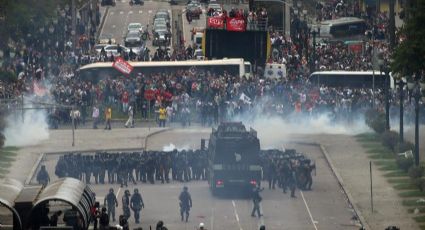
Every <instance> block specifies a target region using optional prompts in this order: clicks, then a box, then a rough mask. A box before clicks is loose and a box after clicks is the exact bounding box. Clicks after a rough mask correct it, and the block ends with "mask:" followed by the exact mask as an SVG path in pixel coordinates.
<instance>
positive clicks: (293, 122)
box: [233, 103, 370, 148]
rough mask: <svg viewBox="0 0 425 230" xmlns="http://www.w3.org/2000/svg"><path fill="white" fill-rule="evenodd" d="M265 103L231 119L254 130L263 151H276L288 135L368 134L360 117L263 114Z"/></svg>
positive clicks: (361, 116) (322, 114) (325, 113)
mask: <svg viewBox="0 0 425 230" xmlns="http://www.w3.org/2000/svg"><path fill="white" fill-rule="evenodd" d="M265 104H267V103H258V104H257V105H255V106H253V107H252V108H251V109H250V110H249V112H246V113H244V114H243V115H241V116H236V117H235V118H234V119H233V120H234V121H242V122H243V123H244V124H245V126H246V127H247V128H248V127H252V128H253V129H255V130H256V131H257V133H258V138H259V139H260V140H261V145H262V146H264V148H280V147H282V146H281V145H282V142H283V141H284V140H285V139H286V140H287V139H290V137H291V135H300V134H305V135H308V134H312V135H315V134H316V135H317V134H342V135H355V134H359V133H363V132H368V131H370V128H369V127H368V126H367V125H366V123H365V121H364V115H363V114H359V115H356V116H354V117H352V118H351V119H347V117H348V116H341V117H340V118H339V119H336V118H335V116H334V114H333V113H331V112H323V113H320V114H314V115H311V116H310V115H306V114H304V115H301V114H295V113H292V114H284V113H281V114H278V113H272V114H270V113H269V114H267V113H265V112H264V111H270V108H268V109H265V108H264V105H265ZM269 104H270V103H269Z"/></svg>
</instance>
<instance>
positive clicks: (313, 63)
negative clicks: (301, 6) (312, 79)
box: [310, 28, 320, 73]
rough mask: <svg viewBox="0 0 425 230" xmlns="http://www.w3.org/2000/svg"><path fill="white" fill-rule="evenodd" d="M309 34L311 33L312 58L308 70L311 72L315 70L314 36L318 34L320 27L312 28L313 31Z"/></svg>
mask: <svg viewBox="0 0 425 230" xmlns="http://www.w3.org/2000/svg"><path fill="white" fill-rule="evenodd" d="M311 35H313V56H312V59H313V60H312V61H311V64H310V72H311V73H313V72H314V71H316V36H317V35H320V28H314V29H313V31H311Z"/></svg>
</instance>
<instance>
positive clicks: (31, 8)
mask: <svg viewBox="0 0 425 230" xmlns="http://www.w3.org/2000/svg"><path fill="white" fill-rule="evenodd" d="M57 2H58V1H56V0H19V1H16V0H0V6H1V8H2V9H3V10H0V17H2V18H4V20H0V37H1V38H2V39H0V48H1V47H6V45H7V43H8V40H9V38H12V40H15V41H17V40H19V39H20V38H22V37H24V36H25V35H26V34H27V33H31V31H33V30H37V29H38V28H39V27H41V26H45V25H46V22H47V21H49V20H51V19H52V18H53V17H54V12H55V8H56V5H57Z"/></svg>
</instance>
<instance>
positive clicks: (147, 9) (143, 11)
mask: <svg viewBox="0 0 425 230" xmlns="http://www.w3.org/2000/svg"><path fill="white" fill-rule="evenodd" d="M185 6H186V5H185V4H183V3H182V4H179V5H176V6H171V5H170V4H169V3H168V1H156V0H155V1H152V0H150V1H145V4H144V5H143V6H140V5H133V6H130V5H129V3H128V0H118V1H117V4H116V6H115V7H112V6H109V11H108V14H107V15H106V18H105V23H104V26H103V28H102V29H101V32H100V34H101V35H104V34H110V35H112V37H113V38H115V40H116V42H117V43H119V44H122V45H123V44H124V37H125V35H126V32H127V25H128V24H129V23H132V22H139V23H141V24H142V25H143V26H144V27H145V28H146V26H147V25H149V32H150V33H151V32H152V31H151V29H152V23H153V16H154V15H155V13H156V11H157V10H158V9H167V10H168V12H169V13H170V16H171V17H172V13H171V12H172V10H178V11H180V16H181V17H182V19H183V20H182V22H183V25H182V30H183V36H184V41H185V47H187V46H188V45H191V44H192V37H191V31H192V29H193V28H199V29H202V28H205V27H206V14H205V12H206V7H207V6H206V5H205V4H202V12H203V14H202V15H201V16H200V19H197V20H193V21H192V22H191V23H189V22H188V21H187V20H186V16H185V11H186V10H185ZM223 7H224V9H226V10H227V11H230V10H231V9H232V8H233V7H235V8H244V9H246V8H248V5H247V4H240V5H235V4H230V3H229V4H223ZM175 21H176V20H175V19H173V18H171V22H172V23H171V24H172V25H171V26H172V30H171V31H172V33H175V32H176V29H175V28H174V26H175V24H174V22H175ZM151 38H152V34H151ZM147 47H148V48H149V49H150V50H151V54H153V52H154V50H155V49H156V47H153V46H152V41H148V42H147Z"/></svg>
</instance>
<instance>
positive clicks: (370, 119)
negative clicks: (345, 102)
mask: <svg viewBox="0 0 425 230" xmlns="http://www.w3.org/2000/svg"><path fill="white" fill-rule="evenodd" d="M365 122H366V124H367V126H369V127H370V128H371V129H373V131H375V132H376V133H378V134H381V133H383V132H384V131H385V114H384V113H383V112H381V111H378V110H376V109H369V110H367V111H366V113H365Z"/></svg>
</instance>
